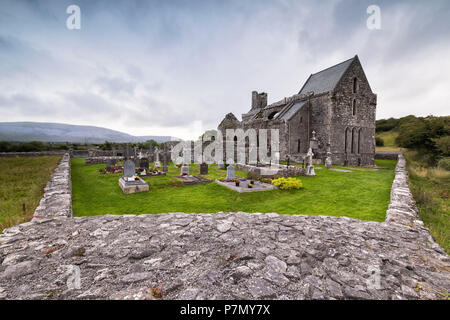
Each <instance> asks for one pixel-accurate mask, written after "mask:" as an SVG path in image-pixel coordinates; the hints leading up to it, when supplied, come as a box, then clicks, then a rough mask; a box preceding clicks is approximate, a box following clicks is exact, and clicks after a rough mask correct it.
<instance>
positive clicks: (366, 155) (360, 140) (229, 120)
mask: <svg viewBox="0 0 450 320" xmlns="http://www.w3.org/2000/svg"><path fill="white" fill-rule="evenodd" d="M376 105H377V96H376V94H374V93H373V92H372V90H371V88H370V85H369V82H368V81H367V78H366V75H365V74H364V70H363V68H362V66H361V63H360V61H359V58H358V56H355V57H353V58H351V59H349V60H346V61H344V62H342V63H339V64H337V65H335V66H332V67H330V68H327V69H325V70H322V71H320V72H318V73H315V74H312V75H311V76H310V77H309V78H308V80H307V81H306V83H305V84H304V85H303V87H302V88H301V89H300V91H299V92H298V94H295V95H293V96H291V97H288V98H284V99H283V100H281V101H278V102H275V103H272V104H270V105H268V104H267V93H258V92H256V91H253V92H252V106H251V109H250V111H249V112H247V113H245V114H243V115H242V121H239V120H238V119H237V118H236V117H235V116H234V115H233V114H232V113H229V114H227V115H226V116H225V118H224V119H223V120H222V122H221V123H220V125H219V127H218V129H219V130H220V131H221V132H222V134H223V136H225V131H226V129H239V128H241V129H244V130H247V129H250V128H253V129H278V130H279V137H280V147H279V148H280V150H279V151H280V159H285V158H286V157H287V156H289V157H290V159H293V160H296V161H298V162H301V161H302V160H303V159H304V158H305V156H306V154H307V152H308V149H309V148H310V147H311V148H312V151H313V153H314V155H315V159H319V160H320V162H321V163H325V159H326V158H327V156H330V157H331V161H332V163H333V164H337V165H352V166H373V165H374V159H375V112H376ZM314 135H315V137H314Z"/></svg>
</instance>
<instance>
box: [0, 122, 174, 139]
mask: <svg viewBox="0 0 450 320" xmlns="http://www.w3.org/2000/svg"><path fill="white" fill-rule="evenodd" d="M150 139H153V140H155V141H156V142H165V141H171V140H180V139H178V138H175V137H171V136H133V135H130V134H128V133H124V132H120V131H116V130H112V129H107V128H101V127H95V126H79V125H72V124H63V123H47V122H0V141H11V142H27V141H42V142H70V143H103V142H105V141H110V142H145V141H147V140H150Z"/></svg>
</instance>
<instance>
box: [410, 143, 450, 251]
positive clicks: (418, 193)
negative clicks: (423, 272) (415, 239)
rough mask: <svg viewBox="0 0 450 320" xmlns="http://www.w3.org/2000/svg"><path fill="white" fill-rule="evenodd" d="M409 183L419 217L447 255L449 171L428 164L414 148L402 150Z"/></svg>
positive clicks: (448, 243) (449, 244)
mask: <svg viewBox="0 0 450 320" xmlns="http://www.w3.org/2000/svg"><path fill="white" fill-rule="evenodd" d="M405 157H406V160H407V166H408V173H409V184H410V189H411V192H412V194H413V196H414V199H415V200H416V202H417V207H418V208H419V213H420V218H421V219H422V220H423V222H424V224H425V226H426V227H427V228H429V229H430V232H431V234H432V235H433V237H434V238H435V240H436V242H437V243H439V245H440V246H441V247H442V248H443V249H444V250H445V251H446V252H447V253H448V254H450V210H449V190H450V172H449V171H447V170H444V169H440V168H435V167H428V166H427V165H426V164H425V163H424V161H422V160H421V156H420V154H418V153H417V152H415V151H408V152H406V153H405Z"/></svg>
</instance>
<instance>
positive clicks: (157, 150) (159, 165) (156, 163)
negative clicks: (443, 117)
mask: <svg viewBox="0 0 450 320" xmlns="http://www.w3.org/2000/svg"><path fill="white" fill-rule="evenodd" d="M155 168H161V163H160V162H159V149H158V147H156V148H155Z"/></svg>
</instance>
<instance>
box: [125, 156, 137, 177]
mask: <svg viewBox="0 0 450 320" xmlns="http://www.w3.org/2000/svg"><path fill="white" fill-rule="evenodd" d="M135 174H136V166H135V164H134V162H133V161H131V160H127V161H125V163H124V165H123V176H124V177H126V178H132V177H134V176H135Z"/></svg>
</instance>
